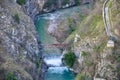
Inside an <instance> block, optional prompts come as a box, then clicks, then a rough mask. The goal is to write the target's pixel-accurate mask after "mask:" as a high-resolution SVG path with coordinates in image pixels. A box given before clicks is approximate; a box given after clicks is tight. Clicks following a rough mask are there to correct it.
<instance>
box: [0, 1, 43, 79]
mask: <svg viewBox="0 0 120 80" xmlns="http://www.w3.org/2000/svg"><path fill="white" fill-rule="evenodd" d="M41 55H42V53H41V52H40V50H39V47H38V42H37V33H36V31H35V26H34V23H33V21H32V19H31V18H30V17H29V16H28V15H26V14H25V13H24V12H23V10H22V9H21V6H19V5H18V4H17V3H16V2H14V1H12V0H1V1H0V80H4V79H6V78H7V79H6V80H9V78H10V77H12V78H15V79H14V80H40V77H41V76H42V75H40V72H41V69H40V68H41V66H42V65H41V64H42V60H41ZM42 71H43V72H44V70H42Z"/></svg>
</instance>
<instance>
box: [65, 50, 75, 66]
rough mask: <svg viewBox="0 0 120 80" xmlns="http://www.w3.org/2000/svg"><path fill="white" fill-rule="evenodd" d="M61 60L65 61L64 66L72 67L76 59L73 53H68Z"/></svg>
mask: <svg viewBox="0 0 120 80" xmlns="http://www.w3.org/2000/svg"><path fill="white" fill-rule="evenodd" d="M63 60H64V61H65V64H66V65H67V66H69V67H72V66H73V64H74V62H75V60H76V57H75V55H74V53H73V52H71V51H70V52H68V53H66V54H65V55H64V58H63Z"/></svg>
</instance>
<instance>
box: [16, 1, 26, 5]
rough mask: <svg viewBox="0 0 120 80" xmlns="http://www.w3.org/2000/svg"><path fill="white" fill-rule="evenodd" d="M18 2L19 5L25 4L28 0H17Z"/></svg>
mask: <svg viewBox="0 0 120 80" xmlns="http://www.w3.org/2000/svg"><path fill="white" fill-rule="evenodd" d="M17 3H18V4H19V5H23V4H25V3H26V0H17Z"/></svg>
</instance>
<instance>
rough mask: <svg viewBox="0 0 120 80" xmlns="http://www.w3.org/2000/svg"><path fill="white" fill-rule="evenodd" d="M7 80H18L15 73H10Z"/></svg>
mask: <svg viewBox="0 0 120 80" xmlns="http://www.w3.org/2000/svg"><path fill="white" fill-rule="evenodd" d="M5 80H17V79H16V77H15V76H14V74H13V72H8V73H7V75H6V77H5Z"/></svg>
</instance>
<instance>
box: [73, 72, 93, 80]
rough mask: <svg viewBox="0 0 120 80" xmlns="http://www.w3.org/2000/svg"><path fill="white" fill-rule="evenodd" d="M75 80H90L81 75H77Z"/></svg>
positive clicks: (86, 76)
mask: <svg viewBox="0 0 120 80" xmlns="http://www.w3.org/2000/svg"><path fill="white" fill-rule="evenodd" d="M75 80H91V79H90V77H89V76H88V75H82V74H80V73H78V74H77V76H76V77H75Z"/></svg>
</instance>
